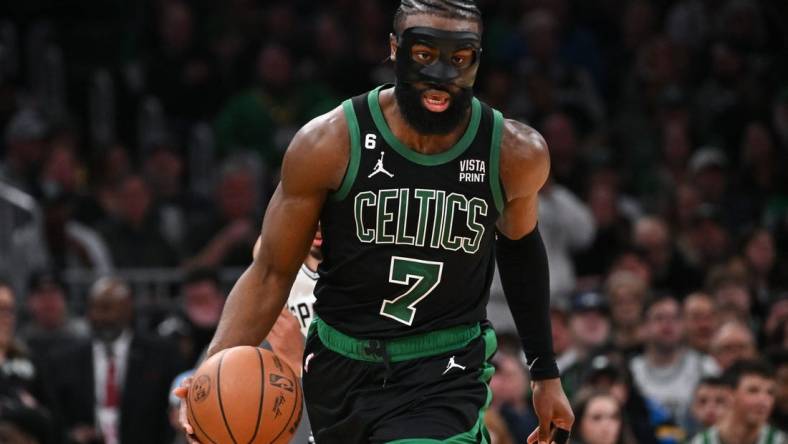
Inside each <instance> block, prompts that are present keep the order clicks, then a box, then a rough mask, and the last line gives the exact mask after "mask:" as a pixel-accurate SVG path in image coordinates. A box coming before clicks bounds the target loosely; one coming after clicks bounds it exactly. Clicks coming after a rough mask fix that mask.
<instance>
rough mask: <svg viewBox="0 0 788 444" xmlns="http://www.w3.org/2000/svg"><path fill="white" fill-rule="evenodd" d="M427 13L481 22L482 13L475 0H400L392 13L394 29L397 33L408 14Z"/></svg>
mask: <svg viewBox="0 0 788 444" xmlns="http://www.w3.org/2000/svg"><path fill="white" fill-rule="evenodd" d="M414 14H429V15H437V16H440V17H448V18H453V19H461V20H472V21H475V22H477V23H478V24H479V27H481V24H482V13H481V11H479V8H478V7H477V6H476V1H475V0H402V1H401V2H400V5H399V7H398V8H397V12H396V13H395V14H394V30H395V32H397V33H399V32H400V31H401V30H402V29H401V28H402V23H403V22H404V21H405V18H406V17H407V16H409V15H414Z"/></svg>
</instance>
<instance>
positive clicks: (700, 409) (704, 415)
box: [692, 384, 731, 428]
mask: <svg viewBox="0 0 788 444" xmlns="http://www.w3.org/2000/svg"><path fill="white" fill-rule="evenodd" d="M730 402H731V393H730V389H729V388H728V387H726V386H723V385H709V384H700V385H699V386H698V388H696V389H695V397H694V398H693V399H692V416H694V417H695V420H696V421H698V422H699V423H700V424H701V425H702V426H703V427H704V428H706V427H711V426H713V425H714V424H715V423H716V422H717V421H719V419H720V418H722V415H723V414H724V413H725V412H726V411H727V410H728V408H730Z"/></svg>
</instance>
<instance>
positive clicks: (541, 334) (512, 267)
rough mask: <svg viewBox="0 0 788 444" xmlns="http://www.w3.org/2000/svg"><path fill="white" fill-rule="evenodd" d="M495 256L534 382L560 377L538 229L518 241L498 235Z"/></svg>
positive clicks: (543, 251)
mask: <svg viewBox="0 0 788 444" xmlns="http://www.w3.org/2000/svg"><path fill="white" fill-rule="evenodd" d="M495 253H496V259H497V262H498V273H499V274H500V276H501V284H502V286H503V291H504V295H505V296H506V301H507V302H508V303H509V309H510V310H511V312H512V318H514V323H515V325H516V326H517V333H518V335H519V336H520V341H521V342H522V345H523V352H525V359H526V361H527V364H528V369H529V370H530V372H531V379H532V380H535V381H539V380H543V379H552V378H557V377H559V375H560V374H559V371H558V365H557V364H556V362H555V353H554V352H553V335H552V327H551V324H550V273H549V271H548V268H547V252H546V251H545V248H544V243H543V242H542V236H541V235H540V234H539V228H538V227H537V228H535V229H534V230H533V231H532V232H531V233H529V234H527V235H526V236H524V237H523V238H521V239H518V240H511V239H509V238H507V237H506V236H504V235H503V234H500V233H499V234H498V239H497V241H496V251H495Z"/></svg>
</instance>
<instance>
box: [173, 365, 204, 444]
mask: <svg viewBox="0 0 788 444" xmlns="http://www.w3.org/2000/svg"><path fill="white" fill-rule="evenodd" d="M191 385H192V377H191V376H189V377H187V378H184V379H183V381H181V385H180V387H177V388H175V390H173V391H172V394H173V395H175V396H177V397H179V398H181V408H180V412H179V413H178V421H179V422H180V423H181V429H182V430H183V433H184V434H185V435H186V441H188V443H189V444H200V441H198V440H197V438H196V437H195V436H194V429H193V428H192V426H191V424H189V415H188V413H187V412H186V397H187V396H189V387H191Z"/></svg>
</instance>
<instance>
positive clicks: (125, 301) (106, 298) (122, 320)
mask: <svg viewBox="0 0 788 444" xmlns="http://www.w3.org/2000/svg"><path fill="white" fill-rule="evenodd" d="M132 311H133V307H132V300H131V290H130V289H129V288H128V286H127V285H126V284H125V283H123V282H120V281H118V280H116V279H111V278H105V279H102V280H100V281H98V282H97V283H96V284H94V286H93V288H92V289H91V294H90V301H89V305H88V312H87V316H88V320H89V321H90V327H91V330H92V332H93V337H94V338H95V339H98V340H100V341H105V342H111V341H114V340H115V339H117V338H118V337H119V336H120V335H121V333H123V330H125V329H127V328H128V327H129V326H130V325H131V316H132Z"/></svg>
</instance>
